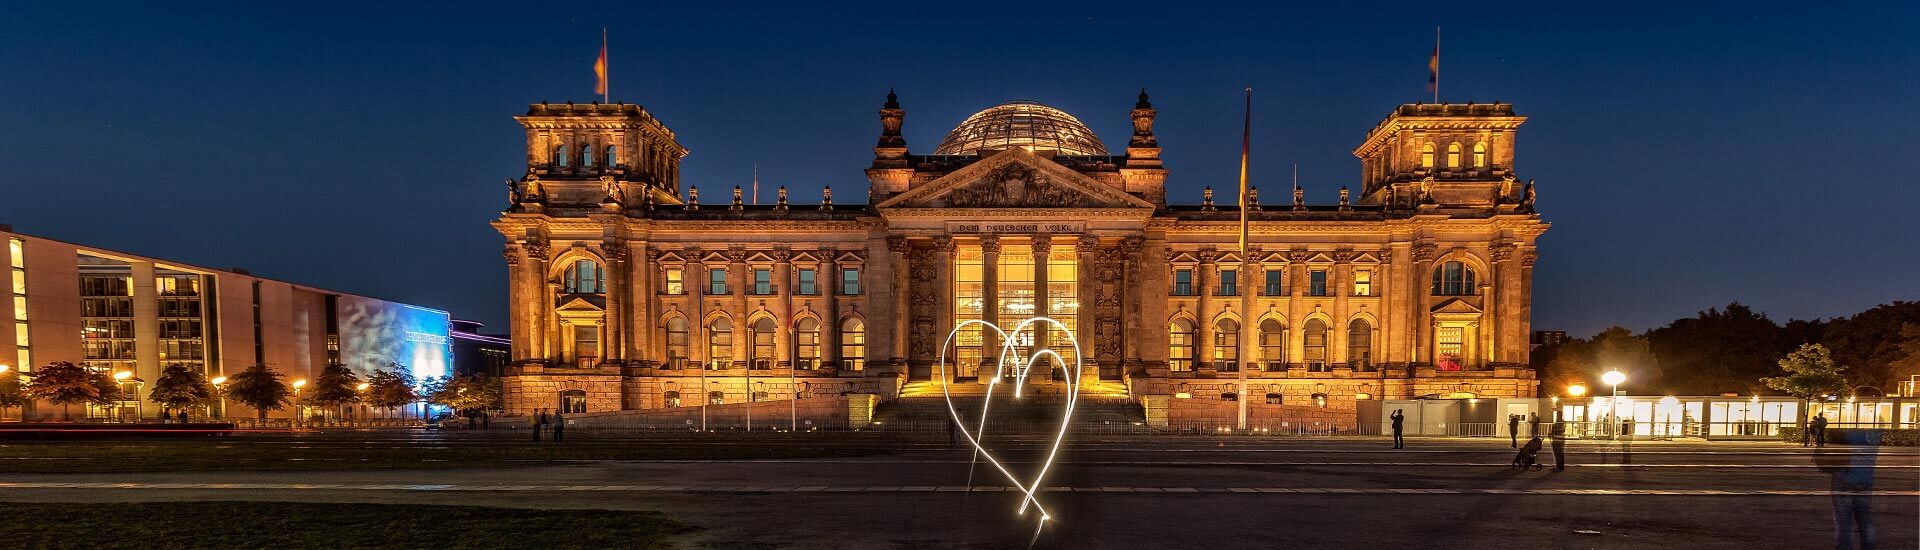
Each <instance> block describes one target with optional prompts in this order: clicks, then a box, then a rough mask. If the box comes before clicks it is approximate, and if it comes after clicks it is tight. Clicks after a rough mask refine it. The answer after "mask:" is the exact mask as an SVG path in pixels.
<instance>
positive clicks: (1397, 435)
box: [1388, 409, 1407, 449]
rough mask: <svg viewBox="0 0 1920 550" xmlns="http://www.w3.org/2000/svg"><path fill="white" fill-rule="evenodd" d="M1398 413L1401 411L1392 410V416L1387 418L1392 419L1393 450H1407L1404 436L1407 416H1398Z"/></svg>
mask: <svg viewBox="0 0 1920 550" xmlns="http://www.w3.org/2000/svg"><path fill="white" fill-rule="evenodd" d="M1400 411H1401V409H1394V410H1393V416H1390V417H1388V418H1392V419H1393V448H1395V449H1405V448H1407V439H1406V436H1405V434H1404V432H1405V430H1406V422H1407V415H1404V414H1400Z"/></svg>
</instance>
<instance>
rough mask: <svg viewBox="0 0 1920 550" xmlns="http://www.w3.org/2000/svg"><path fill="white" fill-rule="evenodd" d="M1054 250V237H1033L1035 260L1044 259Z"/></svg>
mask: <svg viewBox="0 0 1920 550" xmlns="http://www.w3.org/2000/svg"><path fill="white" fill-rule="evenodd" d="M1052 250H1053V236H1052V235H1034V236H1033V256H1034V257H1035V258H1044V257H1046V256H1047V253H1048V252H1050V251H1052Z"/></svg>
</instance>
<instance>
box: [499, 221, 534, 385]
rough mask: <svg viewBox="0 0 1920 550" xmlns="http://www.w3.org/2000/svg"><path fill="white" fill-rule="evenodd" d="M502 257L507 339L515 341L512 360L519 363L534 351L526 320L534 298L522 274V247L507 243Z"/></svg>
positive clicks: (501, 253)
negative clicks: (505, 290) (505, 264)
mask: <svg viewBox="0 0 1920 550" xmlns="http://www.w3.org/2000/svg"><path fill="white" fill-rule="evenodd" d="M500 255H501V256H502V257H504V258H506V260H507V319H509V321H508V322H507V338H508V339H509V340H512V341H513V345H512V346H511V347H512V352H513V354H512V358H513V361H515V362H519V361H521V360H525V359H527V358H528V357H529V353H528V352H529V351H531V350H532V349H533V341H532V338H531V333H530V332H529V331H528V330H527V328H528V327H527V323H526V322H525V321H524V319H525V318H526V317H527V316H528V315H530V312H529V308H530V307H532V305H533V298H532V297H530V296H528V295H527V277H526V275H524V274H523V273H522V271H524V270H525V269H526V268H524V267H522V266H521V262H520V256H521V252H520V247H518V246H515V245H514V244H513V243H511V242H509V243H507V246H506V248H505V249H503V250H502V251H501V252H500Z"/></svg>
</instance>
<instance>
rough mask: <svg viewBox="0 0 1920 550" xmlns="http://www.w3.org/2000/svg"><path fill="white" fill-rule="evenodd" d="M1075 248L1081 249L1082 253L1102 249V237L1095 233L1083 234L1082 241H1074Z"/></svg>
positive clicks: (1086, 253) (1085, 253)
mask: <svg viewBox="0 0 1920 550" xmlns="http://www.w3.org/2000/svg"><path fill="white" fill-rule="evenodd" d="M1074 249H1075V250H1077V251H1079V252H1080V254H1081V255H1088V254H1092V253H1094V252H1096V251H1098V250H1100V238H1099V237H1095V236H1093V235H1081V236H1080V241H1079V242H1077V243H1074Z"/></svg>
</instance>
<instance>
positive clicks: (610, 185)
mask: <svg viewBox="0 0 1920 550" xmlns="http://www.w3.org/2000/svg"><path fill="white" fill-rule="evenodd" d="M600 190H601V191H604V192H606V194H607V198H605V199H601V200H600V202H602V203H609V204H621V205H624V204H626V203H627V193H626V191H625V190H622V189H620V181H619V180H616V179H613V176H600Z"/></svg>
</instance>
